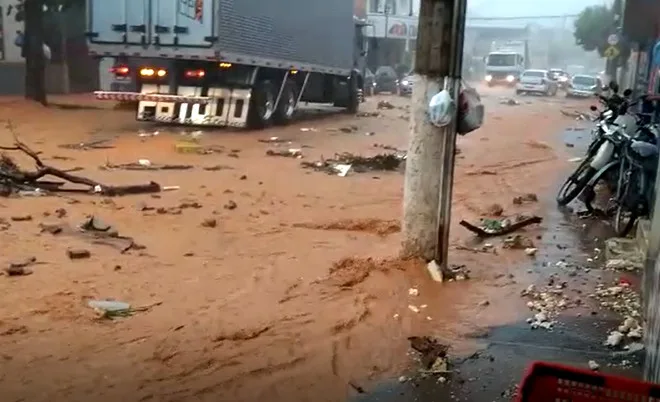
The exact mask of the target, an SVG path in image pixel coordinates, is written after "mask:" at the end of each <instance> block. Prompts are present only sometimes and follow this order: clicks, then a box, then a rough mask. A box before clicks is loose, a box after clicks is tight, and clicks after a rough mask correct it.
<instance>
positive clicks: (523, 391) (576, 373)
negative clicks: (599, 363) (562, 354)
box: [516, 362, 660, 402]
mask: <svg viewBox="0 0 660 402" xmlns="http://www.w3.org/2000/svg"><path fill="white" fill-rule="evenodd" d="M516 401H517V402H596V401H598V402H624V401H626V402H628V401H634V402H660V386H658V385H656V384H651V383H648V382H643V381H635V380H631V379H629V378H625V377H618V376H612V375H605V374H601V373H598V372H594V371H591V370H583V369H578V368H574V367H568V366H562V365H560V364H551V363H545V362H534V363H532V365H531V366H530V367H529V369H528V370H527V374H526V375H525V378H524V379H523V381H522V383H521V384H520V388H519V389H518V395H517V397H516Z"/></svg>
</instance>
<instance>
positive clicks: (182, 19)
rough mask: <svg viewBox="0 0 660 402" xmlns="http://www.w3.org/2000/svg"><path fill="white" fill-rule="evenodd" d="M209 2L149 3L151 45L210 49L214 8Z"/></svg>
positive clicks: (155, 0) (166, 0) (171, 0)
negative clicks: (151, 23)
mask: <svg viewBox="0 0 660 402" xmlns="http://www.w3.org/2000/svg"><path fill="white" fill-rule="evenodd" d="M214 3H215V2H214V1H212V0H152V4H151V18H152V21H153V34H154V35H153V37H152V40H151V43H152V44H154V45H160V46H184V47H210V46H211V45H212V42H211V41H210V40H212V39H211V38H212V36H213V23H214V16H213V13H214V11H215V10H214V7H213V4H214Z"/></svg>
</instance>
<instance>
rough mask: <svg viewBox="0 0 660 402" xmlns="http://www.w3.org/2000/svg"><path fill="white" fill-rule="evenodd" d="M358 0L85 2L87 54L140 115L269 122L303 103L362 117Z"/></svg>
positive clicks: (217, 122) (209, 122)
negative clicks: (103, 63)
mask: <svg viewBox="0 0 660 402" xmlns="http://www.w3.org/2000/svg"><path fill="white" fill-rule="evenodd" d="M353 6H354V0H334V1H327V0H268V1H264V0H112V1H111V0H87V13H88V16H87V27H88V28H87V33H86V35H87V38H88V45H89V52H90V54H91V55H93V56H95V57H99V58H103V57H112V58H114V60H115V64H114V66H113V67H112V74H113V76H114V78H113V82H112V83H111V89H112V90H111V91H96V92H95V96H96V98H97V99H101V100H109V101H133V102H137V110H136V119H137V120H140V121H156V122H165V123H175V124H185V125H200V126H218V127H222V126H232V127H250V128H263V127H266V126H269V125H271V124H286V123H288V122H289V121H290V120H291V119H292V118H293V116H294V113H295V111H296V109H297V107H298V105H299V104H300V103H301V102H317V103H332V104H334V105H335V106H337V107H342V108H345V109H346V110H347V111H348V112H350V113H356V112H357V109H358V106H359V103H360V99H361V96H362V89H363V82H364V80H363V73H362V71H363V68H361V66H364V60H363V59H364V57H365V56H366V50H365V44H366V40H365V37H364V33H363V26H364V25H365V24H364V23H363V22H361V21H358V20H356V19H355V18H354V16H353V9H354V7H353Z"/></svg>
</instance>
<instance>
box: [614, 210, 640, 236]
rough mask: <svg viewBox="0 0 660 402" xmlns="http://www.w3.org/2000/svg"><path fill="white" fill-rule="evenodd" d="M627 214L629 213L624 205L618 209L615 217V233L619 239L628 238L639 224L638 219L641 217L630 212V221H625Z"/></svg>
mask: <svg viewBox="0 0 660 402" xmlns="http://www.w3.org/2000/svg"><path fill="white" fill-rule="evenodd" d="M626 212H628V211H626V209H625V208H624V207H623V206H622V205H619V206H618V207H617V208H616V214H615V215H614V231H615V232H616V235H617V236H619V237H626V236H628V233H630V231H631V230H632V229H633V227H634V226H635V222H637V218H638V217H639V216H638V214H637V213H636V212H632V211H630V214H629V215H628V216H627V218H628V220H625V219H626Z"/></svg>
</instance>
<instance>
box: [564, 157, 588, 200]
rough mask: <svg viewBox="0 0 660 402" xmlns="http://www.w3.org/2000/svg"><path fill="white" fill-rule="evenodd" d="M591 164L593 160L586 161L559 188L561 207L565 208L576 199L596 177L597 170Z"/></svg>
mask: <svg viewBox="0 0 660 402" xmlns="http://www.w3.org/2000/svg"><path fill="white" fill-rule="evenodd" d="M590 163H591V159H585V160H584V161H583V162H582V163H581V164H580V166H578V168H577V169H575V172H573V173H572V174H571V175H570V176H568V178H567V179H566V181H565V182H564V184H562V186H561V187H560V188H559V193H558V194H557V204H558V205H559V206H560V207H564V206H566V205H568V204H569V203H570V202H571V201H573V200H574V199H576V198H577V196H578V195H580V193H581V192H582V191H583V190H584V188H585V187H586V186H587V184H588V183H589V180H591V178H592V177H594V175H595V174H596V169H594V168H592V167H591V165H590Z"/></svg>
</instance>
